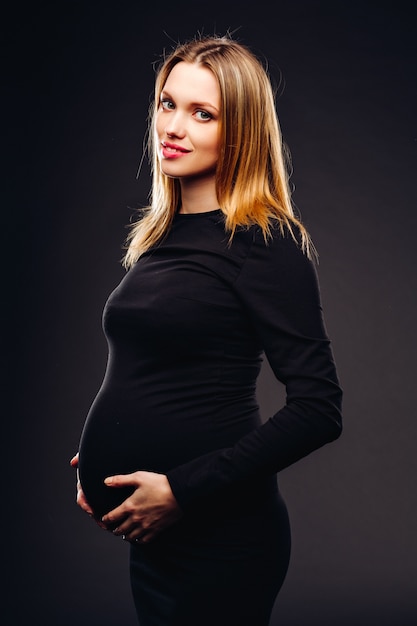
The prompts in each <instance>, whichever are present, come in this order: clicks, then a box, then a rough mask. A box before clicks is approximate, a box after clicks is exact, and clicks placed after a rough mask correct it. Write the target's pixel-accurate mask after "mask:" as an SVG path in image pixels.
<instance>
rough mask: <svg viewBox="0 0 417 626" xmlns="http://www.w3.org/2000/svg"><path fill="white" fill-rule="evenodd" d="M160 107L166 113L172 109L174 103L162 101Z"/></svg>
mask: <svg viewBox="0 0 417 626" xmlns="http://www.w3.org/2000/svg"><path fill="white" fill-rule="evenodd" d="M161 107H162V108H163V109H166V110H167V111H171V110H172V109H173V108H174V103H173V102H172V100H167V99H163V100H161Z"/></svg>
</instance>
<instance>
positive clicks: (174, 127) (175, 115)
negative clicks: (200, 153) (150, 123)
mask: <svg viewBox="0 0 417 626" xmlns="http://www.w3.org/2000/svg"><path fill="white" fill-rule="evenodd" d="M165 133H166V134H167V136H168V137H184V135H185V124H184V119H183V116H182V115H181V114H180V112H179V111H173V112H172V113H171V114H170V116H169V120H168V122H167V125H166V126H165Z"/></svg>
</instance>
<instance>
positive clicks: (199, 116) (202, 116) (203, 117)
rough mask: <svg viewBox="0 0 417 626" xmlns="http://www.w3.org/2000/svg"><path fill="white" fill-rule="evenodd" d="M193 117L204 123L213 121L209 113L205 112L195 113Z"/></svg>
mask: <svg viewBox="0 0 417 626" xmlns="http://www.w3.org/2000/svg"><path fill="white" fill-rule="evenodd" d="M195 115H196V118H197V119H198V120H200V121H201V122H206V121H207V120H211V119H213V116H212V115H210V113H207V111H196V113H195Z"/></svg>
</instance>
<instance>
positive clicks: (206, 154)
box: [156, 61, 220, 183]
mask: <svg viewBox="0 0 417 626" xmlns="http://www.w3.org/2000/svg"><path fill="white" fill-rule="evenodd" d="M219 117H220V89H219V85H218V83H217V80H216V78H215V77H214V74H213V73H212V72H211V71H210V70H209V69H207V68H205V67H203V66H201V65H198V64H196V63H185V62H184V61H181V62H180V63H177V65H175V66H174V68H173V69H172V70H171V72H170V74H169V75H168V78H167V81H166V83H165V85H164V88H163V90H162V93H161V97H160V103H159V108H158V111H157V114H156V134H157V139H158V152H159V157H160V165H161V169H162V171H163V173H164V174H166V175H167V176H170V177H172V178H179V179H180V180H181V182H182V183H184V182H186V181H187V180H190V181H191V180H192V181H198V180H201V181H203V180H204V181H206V180H207V179H210V178H212V179H213V182H214V177H215V171H216V164H217V160H218V157H219Z"/></svg>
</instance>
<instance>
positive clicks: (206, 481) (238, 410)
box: [72, 36, 342, 626]
mask: <svg viewBox="0 0 417 626" xmlns="http://www.w3.org/2000/svg"><path fill="white" fill-rule="evenodd" d="M150 124H151V128H150V142H151V154H152V159H153V163H152V167H153V169H152V172H153V186H152V194H151V200H150V206H149V207H148V208H147V209H146V210H144V211H143V212H142V213H141V215H140V218H139V219H138V220H137V221H136V223H135V224H134V225H133V226H132V229H131V231H130V234H129V238H128V242H127V251H126V255H125V259H124V264H125V267H126V269H127V273H126V275H125V277H124V278H123V280H122V281H121V283H120V284H119V286H118V287H116V289H115V290H114V291H113V293H112V294H111V295H110V297H109V299H108V301H107V303H106V306H105V310H104V316H103V327H104V332H105V335H106V338H107V341H108V346H109V358H108V365H107V370H106V373H105V377H104V380H103V384H102V386H101V389H100V390H99V392H98V394H97V397H96V398H95V400H94V402H93V405H92V407H91V410H90V411H89V414H88V416H87V419H86V422H85V426H84V429H83V432H82V435H81V441H80V447H79V454H77V455H76V456H75V457H74V459H73V460H72V465H73V466H74V467H77V473H78V496H77V500H78V503H79V505H80V506H81V507H82V508H83V509H84V510H85V511H87V512H88V513H89V514H90V515H92V516H94V517H95V518H96V520H97V521H98V522H99V523H100V525H102V526H103V527H104V528H106V529H108V530H109V531H111V532H113V533H114V534H115V535H117V536H121V537H123V538H124V539H125V540H127V541H129V542H130V546H131V548H130V573H131V586H132V592H133V597H134V601H135V605H136V609H137V615H138V619H139V623H140V626H267V625H268V624H269V620H270V615H271V611H272V608H273V605H274V602H275V599H276V597H277V594H278V592H279V590H280V588H281V586H282V583H283V581H284V578H285V575H286V572H287V568H288V562H289V556H290V528H289V522H288V515H287V510H286V506H285V503H284V502H283V499H282V497H281V495H280V493H279V489H278V484H277V473H278V472H279V471H280V470H282V469H284V468H286V467H288V466H289V465H290V464H292V463H294V462H296V461H297V460H299V459H300V458H302V457H304V456H306V455H307V454H309V453H311V452H312V451H313V450H316V449H317V448H319V447H321V446H322V445H324V444H326V443H327V442H330V441H332V440H334V439H336V438H337V437H338V436H339V435H340V433H341V397H342V392H341V389H340V386H339V382H338V377H337V373H336V369H335V364H334V359H333V354H332V350H331V346H330V342H329V339H328V336H327V333H326V329H325V325H324V321H323V315H322V308H321V303H320V293H319V287H318V282H317V276H316V271H315V267H314V263H313V258H312V257H314V248H313V245H312V243H311V241H310V238H309V235H308V233H307V232H306V230H305V227H304V226H303V224H302V223H301V222H300V220H299V218H298V217H297V216H296V215H295V213H294V211H293V208H292V205H291V200H290V194H289V188H288V176H287V172H286V169H285V160H284V156H283V146H282V139H281V135H280V129H279V124H278V119H277V115H276V110H275V102H274V97H273V93H272V89H271V84H270V81H269V78H268V75H267V73H266V72H265V70H264V68H263V66H262V64H261V63H260V62H259V61H258V59H257V58H256V57H255V56H254V55H253V53H252V52H250V51H249V50H248V49H247V48H246V47H245V46H243V45H242V44H240V43H238V42H236V41H234V40H232V39H231V38H230V37H216V36H213V37H201V38H198V39H195V40H192V41H190V42H186V43H185V44H182V45H179V46H178V47H177V48H176V49H175V50H173V51H172V52H171V54H170V55H169V56H168V57H167V58H165V60H164V62H163V63H162V64H161V66H160V68H159V71H158V73H157V78H156V85H155V100H154V103H153V109H152V115H151V122H150ZM263 355H265V356H266V358H267V359H268V361H269V363H270V365H271V368H272V370H273V371H274V373H275V375H276V377H277V379H278V380H279V381H281V383H282V384H283V385H285V388H286V403H285V406H282V407H278V406H277V410H276V413H275V414H274V415H272V416H270V417H269V418H268V416H265V418H264V417H263V418H262V419H261V415H260V411H259V406H258V403H257V399H256V380H257V377H258V374H259V371H260V367H261V363H262V358H263ZM267 418H268V419H267Z"/></svg>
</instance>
